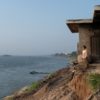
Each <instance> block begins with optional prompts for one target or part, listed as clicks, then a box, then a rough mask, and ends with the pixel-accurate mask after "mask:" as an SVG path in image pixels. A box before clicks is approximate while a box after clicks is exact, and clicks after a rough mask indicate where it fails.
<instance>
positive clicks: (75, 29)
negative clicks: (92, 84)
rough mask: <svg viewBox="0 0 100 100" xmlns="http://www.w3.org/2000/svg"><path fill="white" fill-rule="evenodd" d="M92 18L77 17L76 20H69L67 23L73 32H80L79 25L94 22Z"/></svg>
mask: <svg viewBox="0 0 100 100" xmlns="http://www.w3.org/2000/svg"><path fill="white" fill-rule="evenodd" d="M92 23H93V20H92V19H75V20H73V19H72V20H67V23H66V24H67V25H68V27H69V29H70V30H71V32H72V33H76V32H78V25H79V24H92Z"/></svg>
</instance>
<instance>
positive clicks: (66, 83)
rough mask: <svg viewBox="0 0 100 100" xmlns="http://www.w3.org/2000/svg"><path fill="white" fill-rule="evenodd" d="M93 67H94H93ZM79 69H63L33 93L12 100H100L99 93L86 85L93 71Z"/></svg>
mask: <svg viewBox="0 0 100 100" xmlns="http://www.w3.org/2000/svg"><path fill="white" fill-rule="evenodd" d="M94 67H95V66H94ZM94 67H92V66H90V67H89V68H87V69H85V71H83V69H81V67H79V66H78V67H76V68H75V70H74V68H73V67H70V68H64V69H61V70H59V71H57V72H56V73H55V74H54V75H52V76H51V77H49V78H48V79H46V80H43V81H42V82H41V86H40V87H39V88H38V89H37V90H36V91H35V92H33V93H31V94H27V95H20V96H16V98H15V99H14V100H100V91H97V92H96V93H94V92H93V91H92V89H91V88H90V86H89V85H88V83H87V74H89V73H92V72H96V71H95V69H96V70H99V71H98V72H100V67H98V68H96V67H95V69H94Z"/></svg>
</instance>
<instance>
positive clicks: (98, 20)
mask: <svg viewBox="0 0 100 100" xmlns="http://www.w3.org/2000/svg"><path fill="white" fill-rule="evenodd" d="M81 24H93V25H96V26H97V24H99V25H100V5H97V6H95V9H94V14H93V19H75V20H67V22H66V25H68V27H69V29H70V30H71V32H72V33H77V32H78V28H79V25H81Z"/></svg>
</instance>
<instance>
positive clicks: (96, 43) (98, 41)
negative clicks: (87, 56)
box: [91, 36, 100, 62]
mask: <svg viewBox="0 0 100 100" xmlns="http://www.w3.org/2000/svg"><path fill="white" fill-rule="evenodd" d="M91 53H92V59H93V61H94V62H100V36H93V37H92V38H91Z"/></svg>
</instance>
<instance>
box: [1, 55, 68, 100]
mask: <svg viewBox="0 0 100 100" xmlns="http://www.w3.org/2000/svg"><path fill="white" fill-rule="evenodd" d="M66 66H67V59H66V58H64V57H54V56H45V57H33V56H0V99H1V98H2V97H4V96H7V95H10V94H11V93H13V92H15V91H16V90H18V89H20V88H22V87H24V86H26V85H29V84H31V83H32V82H34V81H37V80H39V79H42V78H43V77H44V76H46V74H34V75H31V74H30V72H31V71H37V72H50V73H51V72H54V71H56V70H58V69H61V68H63V67H66Z"/></svg>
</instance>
